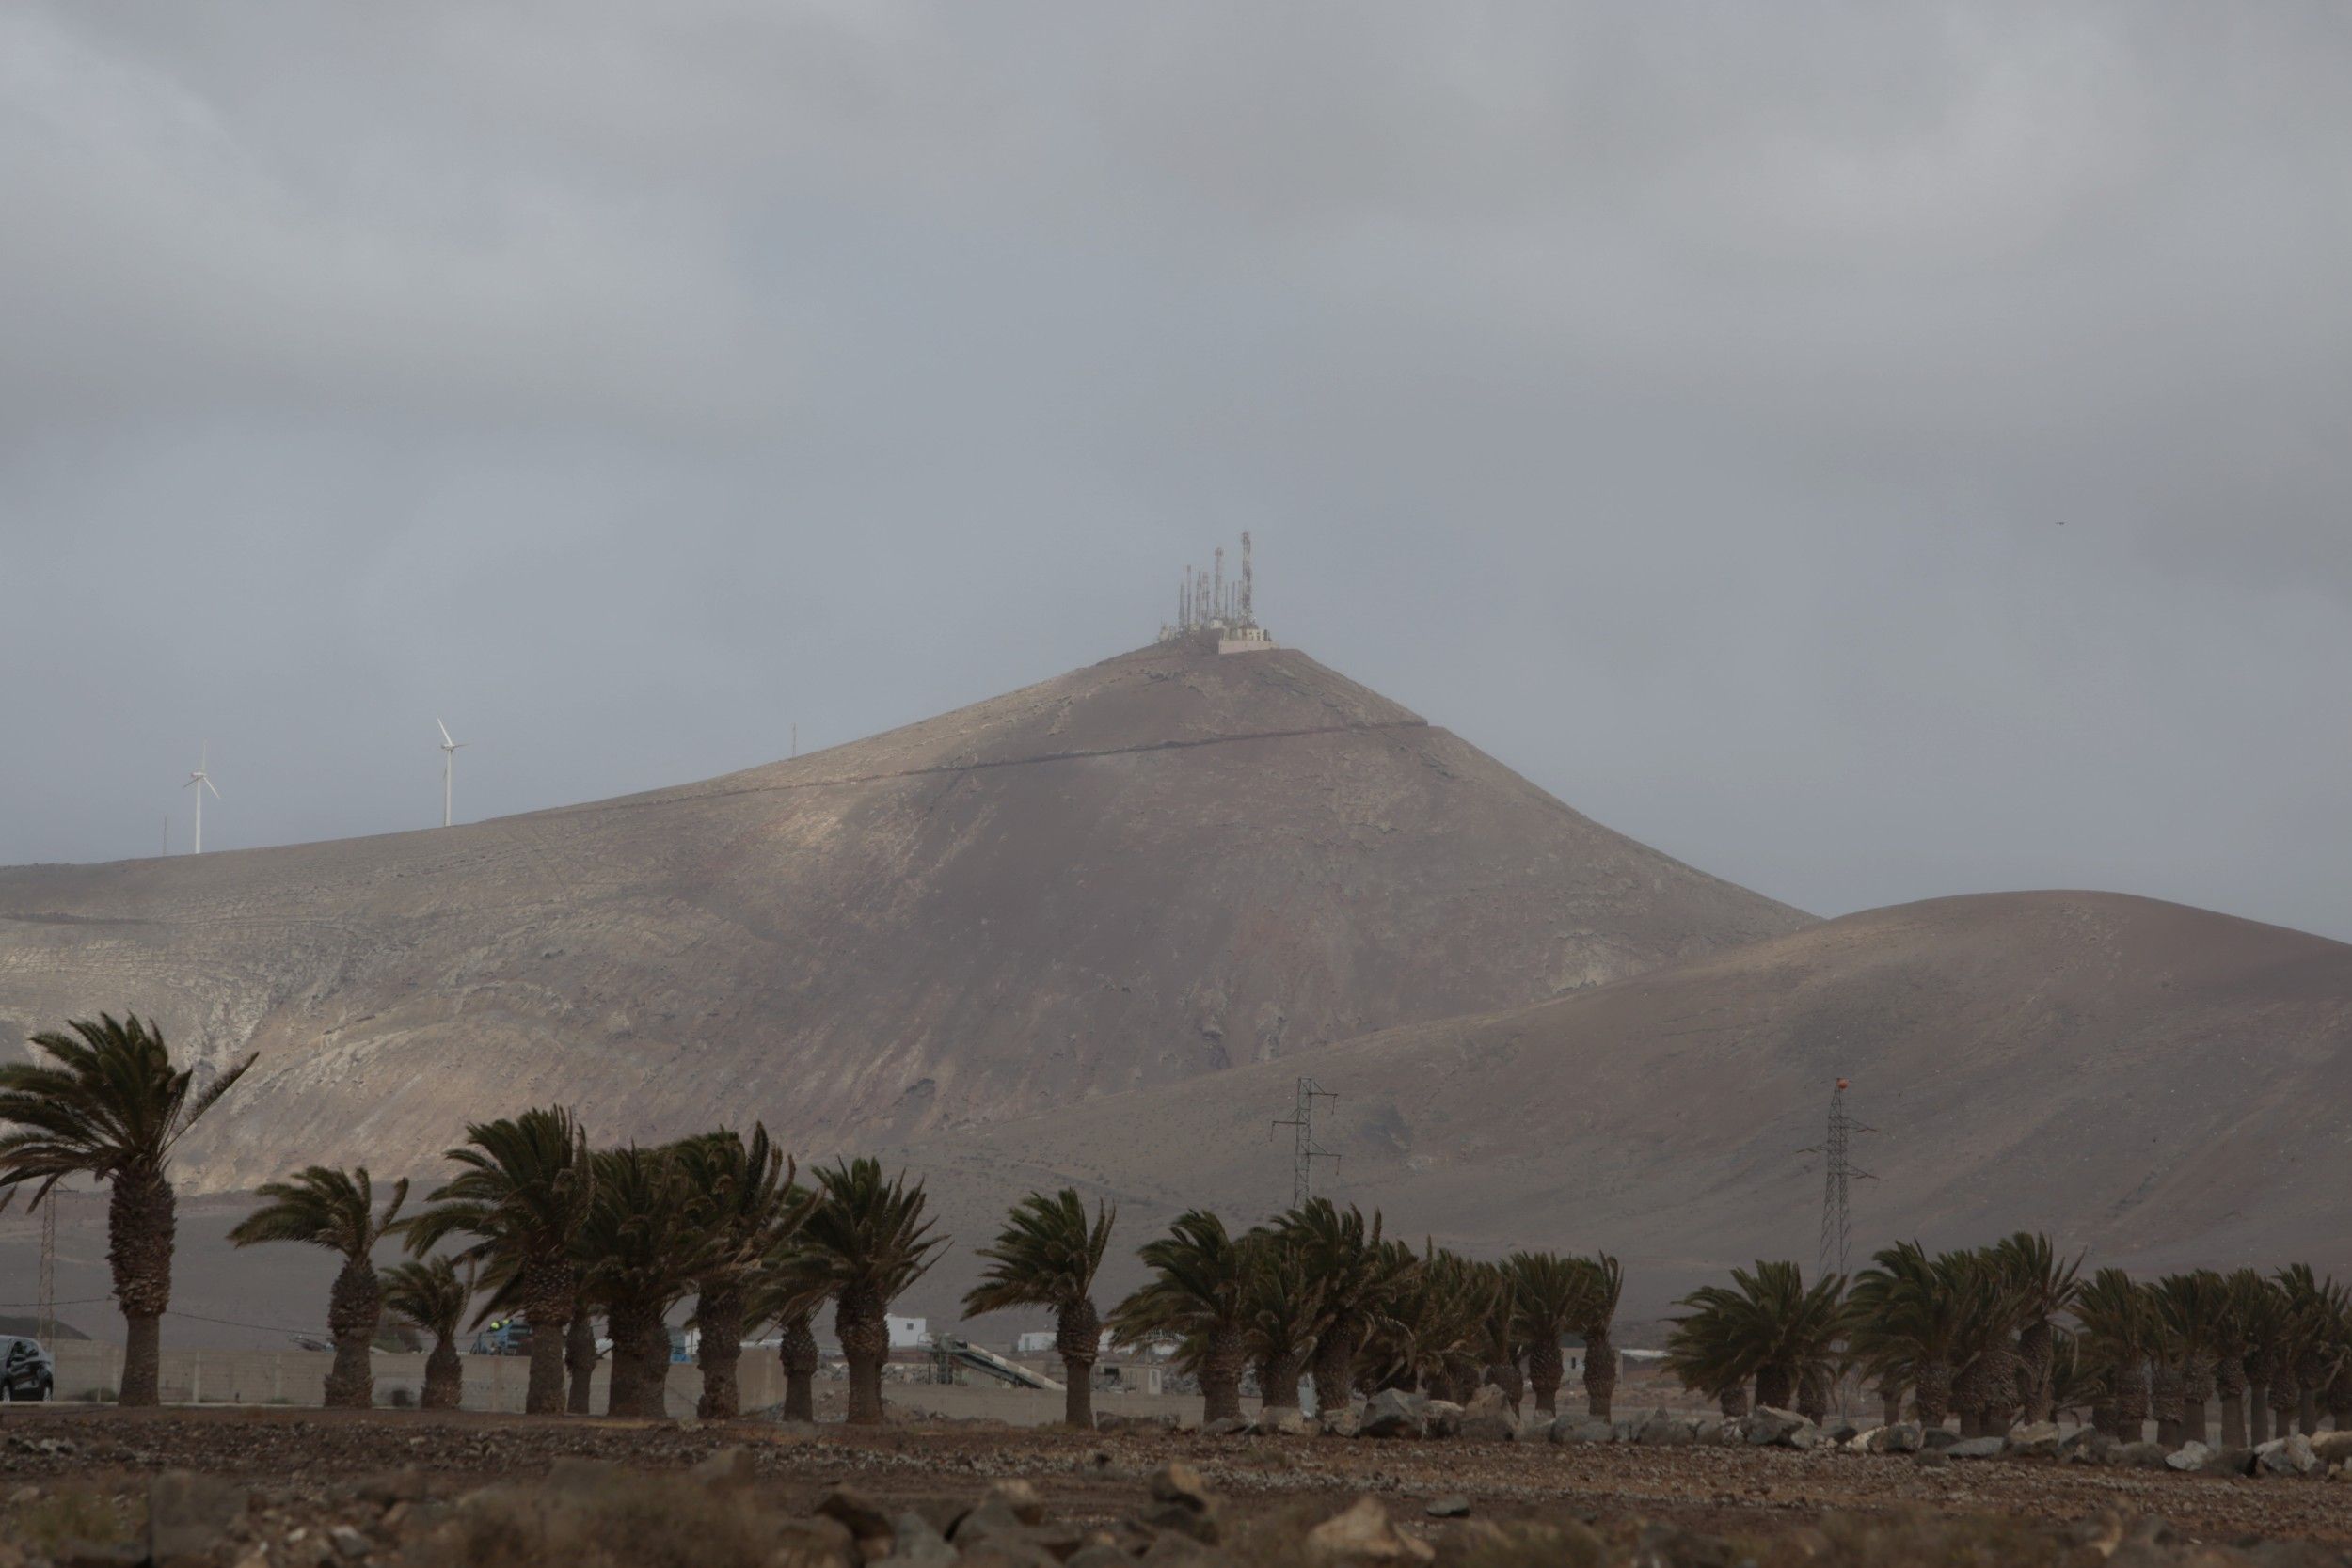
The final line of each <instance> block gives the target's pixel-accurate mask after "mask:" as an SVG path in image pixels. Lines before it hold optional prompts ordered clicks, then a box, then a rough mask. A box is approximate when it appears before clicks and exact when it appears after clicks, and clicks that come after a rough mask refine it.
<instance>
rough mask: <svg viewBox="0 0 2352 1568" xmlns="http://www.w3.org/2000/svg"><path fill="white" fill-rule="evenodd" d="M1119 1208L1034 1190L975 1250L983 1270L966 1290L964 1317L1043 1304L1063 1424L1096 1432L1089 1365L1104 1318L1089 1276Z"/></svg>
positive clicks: (1066, 1192) (1067, 1192) (1069, 1190)
mask: <svg viewBox="0 0 2352 1568" xmlns="http://www.w3.org/2000/svg"><path fill="white" fill-rule="evenodd" d="M1118 1222H1119V1211H1117V1210H1116V1209H1106V1208H1104V1206H1103V1205H1102V1204H1101V1203H1099V1202H1098V1203H1096V1204H1095V1206H1094V1219H1093V1222H1092V1223H1091V1224H1089V1222H1088V1220H1087V1206H1086V1205H1085V1204H1084V1203H1083V1202H1081V1201H1080V1200H1079V1197H1078V1194H1077V1190H1076V1189H1075V1188H1073V1187H1064V1188H1063V1189H1062V1190H1061V1191H1060V1192H1058V1193H1056V1194H1055V1195H1054V1196H1052V1197H1047V1196H1045V1195H1044V1194H1043V1193H1031V1194H1030V1195H1029V1196H1027V1197H1025V1198H1023V1199H1022V1200H1021V1201H1020V1202H1019V1203H1016V1204H1014V1205H1013V1207H1012V1212H1011V1213H1010V1214H1009V1216H1008V1217H1007V1219H1006V1222H1005V1228H1004V1229H1002V1230H1000V1231H998V1232H997V1234H996V1240H995V1242H994V1243H993V1244H992V1245H989V1246H984V1247H982V1248H980V1254H979V1255H980V1257H981V1258H983V1259H986V1260H987V1262H988V1267H987V1268H986V1269H985V1270H983V1271H982V1272H981V1274H980V1282H979V1283H978V1284H977V1285H975V1286H973V1287H972V1289H971V1290H970V1291H966V1292H965V1294H964V1298H963V1315H964V1316H965V1317H967V1318H977V1317H978V1316H979V1315H980V1314H981V1313H983V1312H1003V1311H1007V1310H1009V1309H1011V1308H1014V1307H1048V1308H1051V1309H1052V1311H1053V1314H1054V1352H1055V1354H1057V1355H1059V1356H1060V1357H1061V1365H1062V1377H1063V1401H1062V1419H1063V1420H1065V1421H1067V1422H1068V1423H1069V1424H1070V1425H1072V1426H1073V1427H1076V1428H1078V1429H1079V1430H1081V1431H1086V1432H1091V1431H1092V1430H1093V1429H1094V1363H1095V1359H1096V1357H1097V1356H1098V1355H1099V1354H1100V1353H1101V1342H1102V1338H1103V1315H1102V1314H1101V1313H1100V1312H1097V1311H1096V1310H1095V1309H1094V1275H1095V1272H1096V1271H1097V1270H1099V1269H1100V1268H1102V1266H1103V1254H1104V1252H1105V1251H1106V1250H1108V1248H1109V1246H1110V1244H1111V1227H1112V1226H1114V1225H1116V1224H1117V1223H1118Z"/></svg>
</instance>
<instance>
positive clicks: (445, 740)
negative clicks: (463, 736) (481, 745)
mask: <svg viewBox="0 0 2352 1568" xmlns="http://www.w3.org/2000/svg"><path fill="white" fill-rule="evenodd" d="M433 722H434V723H436V724H438V725H440V730H441V744H442V745H444V746H454V745H456V744H457V742H455V741H454V740H452V739H451V738H450V737H449V726H448V725H447V724H442V723H441V721H439V720H438V719H436V720H435V721H433Z"/></svg>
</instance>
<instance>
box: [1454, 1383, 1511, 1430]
mask: <svg viewBox="0 0 2352 1568" xmlns="http://www.w3.org/2000/svg"><path fill="white" fill-rule="evenodd" d="M1472 1416H1502V1417H1507V1418H1510V1420H1511V1422H1512V1424H1513V1425H1515V1426H1516V1425H1517V1424H1518V1416H1519V1410H1518V1405H1516V1404H1514V1403H1512V1402H1510V1401H1509V1400H1507V1399H1505V1398H1504V1397H1503V1394H1502V1389H1500V1388H1498V1387H1496V1386H1494V1385H1493V1384H1491V1383H1489V1384H1486V1385H1485V1386H1482V1387H1480V1389H1479V1390H1478V1392H1476V1393H1475V1394H1472V1395H1471V1396H1470V1403H1468V1404H1466V1405H1464V1406H1462V1418H1463V1419H1464V1420H1466V1421H1467V1420H1469V1419H1470V1418H1471V1417H1472Z"/></svg>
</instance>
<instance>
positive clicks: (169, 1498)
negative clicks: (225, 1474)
mask: <svg viewBox="0 0 2352 1568" xmlns="http://www.w3.org/2000/svg"><path fill="white" fill-rule="evenodd" d="M249 1497H250V1494H248V1493H247V1492H246V1489H245V1488H244V1487H242V1486H239V1485H238V1484H236V1482H234V1481H228V1480H226V1479H224V1478H222V1477H220V1476H209V1475H200V1474H199V1473H198V1472H196V1471H194V1470H166V1471H164V1472H163V1473H162V1474H161V1475H158V1476H157V1477H156V1478H155V1479H154V1480H153V1481H150V1482H148V1485H147V1555H148V1556H149V1557H150V1558H151V1559H153V1560H154V1561H155V1562H156V1564H157V1565H158V1568H170V1565H171V1564H173V1563H177V1562H194V1561H200V1560H207V1559H209V1558H210V1557H211V1556H212V1555H213V1552H214V1550H215V1548H216V1547H218V1546H219V1545H221V1544H223V1543H224V1542H226V1541H227V1540H228V1539H229V1532H230V1530H232V1529H234V1528H236V1527H237V1526H238V1525H240V1524H242V1523H244V1521H245V1511H246V1502H247V1501H248V1499H249Z"/></svg>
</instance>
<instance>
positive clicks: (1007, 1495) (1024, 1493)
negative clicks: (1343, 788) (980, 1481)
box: [980, 1481, 1045, 1525]
mask: <svg viewBox="0 0 2352 1568" xmlns="http://www.w3.org/2000/svg"><path fill="white" fill-rule="evenodd" d="M992 1503H993V1504H995V1505H997V1506H999V1507H1001V1508H1003V1509H1004V1510H1005V1512H1006V1513H1009V1514H1011V1515H1012V1516H1013V1517H1014V1518H1015V1519H1017V1520H1019V1521H1020V1522H1021V1523H1022V1524H1025V1525H1041V1524H1043V1523H1045V1499H1044V1498H1043V1497H1039V1496H1038V1492H1037V1488H1036V1487H1035V1486H1033V1485H1031V1484H1030V1483H1029V1482H1027V1481H998V1482H997V1483H996V1484H995V1485H993V1486H992V1487H990V1488H989V1489H988V1496H987V1497H985V1498H983V1499H982V1500H981V1503H980V1506H981V1507H982V1508H986V1507H988V1506H989V1505H990V1504H992Z"/></svg>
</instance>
